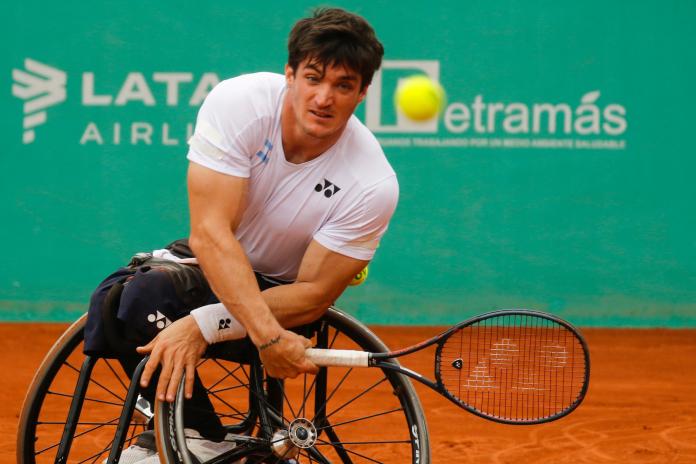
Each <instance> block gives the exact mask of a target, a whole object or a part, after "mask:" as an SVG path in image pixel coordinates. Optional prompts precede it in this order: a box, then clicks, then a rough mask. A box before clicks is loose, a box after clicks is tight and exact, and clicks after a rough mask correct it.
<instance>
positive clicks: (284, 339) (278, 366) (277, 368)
mask: <svg viewBox="0 0 696 464" xmlns="http://www.w3.org/2000/svg"><path fill="white" fill-rule="evenodd" d="M311 347H312V342H311V340H309V339H308V338H305V337H303V336H301V335H297V334H296V333H294V332H290V331H288V330H283V331H282V332H280V333H279V334H278V335H277V336H276V337H274V338H271V339H270V340H268V341H266V342H264V343H262V344H260V345H259V346H258V349H259V355H260V356H261V362H263V367H264V368H265V369H266V372H268V375H270V376H271V377H275V378H278V379H282V378H286V377H290V378H295V377H297V376H298V375H300V374H303V373H308V374H316V373H317V371H318V370H319V368H318V367H317V366H316V365H315V364H314V363H313V362H311V361H310V360H309V359H307V358H306V357H305V350H306V349H307V348H311Z"/></svg>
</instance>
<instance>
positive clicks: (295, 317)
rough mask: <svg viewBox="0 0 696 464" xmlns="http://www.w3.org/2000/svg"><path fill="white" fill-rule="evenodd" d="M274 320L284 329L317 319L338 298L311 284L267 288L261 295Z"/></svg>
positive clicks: (302, 283) (297, 283)
mask: <svg viewBox="0 0 696 464" xmlns="http://www.w3.org/2000/svg"><path fill="white" fill-rule="evenodd" d="M261 295H262V296H263V299H264V301H265V302H266V304H267V305H268V307H269V308H270V309H271V311H272V312H273V315H274V316H275V318H276V319H277V320H278V322H280V324H281V325H282V326H283V327H285V328H290V327H297V326H299V325H302V324H308V323H310V322H313V321H315V320H317V319H319V318H320V317H321V316H322V315H323V314H324V312H325V311H326V309H327V308H328V307H329V306H330V305H331V304H332V303H333V302H334V300H335V299H336V298H337V297H338V295H336V297H332V296H331V295H329V292H328V291H326V290H324V289H322V288H321V287H320V286H319V285H317V284H315V283H312V282H296V283H293V284H287V285H279V286H277V287H273V288H269V289H268V290H265V291H264V292H262V294H261Z"/></svg>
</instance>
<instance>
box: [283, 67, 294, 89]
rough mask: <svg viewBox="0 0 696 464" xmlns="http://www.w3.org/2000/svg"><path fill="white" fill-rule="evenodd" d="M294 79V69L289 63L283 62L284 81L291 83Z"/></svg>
mask: <svg viewBox="0 0 696 464" xmlns="http://www.w3.org/2000/svg"><path fill="white" fill-rule="evenodd" d="M294 80H295V70H293V69H292V67H291V66H290V65H289V64H285V82H286V83H287V84H288V85H291V84H292V83H293V81H294Z"/></svg>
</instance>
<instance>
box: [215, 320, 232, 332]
mask: <svg viewBox="0 0 696 464" xmlns="http://www.w3.org/2000/svg"><path fill="white" fill-rule="evenodd" d="M231 323H232V319H220V321H219V322H218V330H222V329H229V328H230V324H231Z"/></svg>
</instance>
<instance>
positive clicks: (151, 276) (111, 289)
mask: <svg viewBox="0 0 696 464" xmlns="http://www.w3.org/2000/svg"><path fill="white" fill-rule="evenodd" d="M166 249H167V250H169V251H170V252H171V253H172V254H173V255H174V256H176V257H178V258H191V257H193V253H192V252H191V249H190V248H189V246H188V240H186V239H182V240H177V241H175V242H172V243H171V244H169V245H167V247H166ZM217 301H218V300H217V298H216V297H215V294H214V293H213V292H212V291H211V289H210V286H209V285H208V283H207V281H206V279H205V277H204V275H203V271H202V270H201V269H200V268H199V267H198V266H197V265H190V264H180V263H177V262H175V261H171V260H167V259H162V258H155V257H153V256H152V254H151V253H139V254H137V255H135V256H134V257H133V258H132V259H131V262H130V263H129V264H128V265H127V266H125V267H122V268H120V269H118V270H117V271H116V272H114V273H112V274H111V275H109V276H108V277H107V278H106V279H104V280H103V281H102V282H101V283H100V284H99V286H98V287H97V289H96V290H95V291H94V293H93V294H92V297H91V299H90V304H89V310H88V316H87V323H86V326H85V344H84V347H85V348H84V351H85V353H86V354H92V355H115V354H121V355H123V354H133V355H135V354H136V353H135V348H136V347H137V346H141V345H144V344H146V343H147V342H148V341H150V340H151V339H152V338H154V337H155V336H156V335H157V333H158V332H159V331H161V330H162V329H164V328H165V327H167V326H168V325H169V324H171V323H172V322H174V321H175V320H177V319H180V318H181V317H184V316H186V315H187V314H188V313H189V312H190V311H191V310H193V309H195V308H197V307H199V306H203V305H207V304H211V303H216V302H217Z"/></svg>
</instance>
